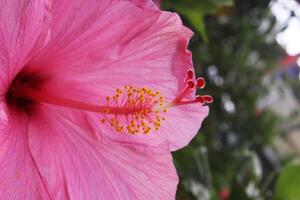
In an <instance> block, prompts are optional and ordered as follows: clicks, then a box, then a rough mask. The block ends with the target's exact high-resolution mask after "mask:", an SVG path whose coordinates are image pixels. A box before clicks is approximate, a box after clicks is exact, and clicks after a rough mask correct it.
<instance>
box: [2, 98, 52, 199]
mask: <svg viewBox="0 0 300 200" xmlns="http://www.w3.org/2000/svg"><path fill="white" fill-rule="evenodd" d="M27 131H28V117H27V116H26V115H22V114H20V113H15V112H7V109H6V108H5V107H4V105H3V104H2V106H1V109H0V144H1V148H0V176H1V180H0V199H50V198H49V194H48V191H47V189H46V188H45V185H44V182H43V179H42V178H41V176H40V172H39V170H38V169H37V168H36V163H35V161H34V160H33V158H32V156H31V152H30V149H29V146H28V138H27V136H28V135H27V133H28V132H27Z"/></svg>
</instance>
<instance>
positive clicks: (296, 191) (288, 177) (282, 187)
mask: <svg viewBox="0 0 300 200" xmlns="http://www.w3.org/2000/svg"><path fill="white" fill-rule="evenodd" d="M275 196H276V198H275V199H277V200H299V199H300V165H290V166H287V167H285V168H284V169H283V170H282V172H281V173H280V175H279V178H278V181H277V183H276V195H275Z"/></svg>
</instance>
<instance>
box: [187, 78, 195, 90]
mask: <svg viewBox="0 0 300 200" xmlns="http://www.w3.org/2000/svg"><path fill="white" fill-rule="evenodd" d="M186 84H187V87H188V88H189V89H194V88H195V86H196V84H195V82H194V81H192V80H189V81H188V82H187V83H186Z"/></svg>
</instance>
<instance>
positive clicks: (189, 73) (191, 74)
mask: <svg viewBox="0 0 300 200" xmlns="http://www.w3.org/2000/svg"><path fill="white" fill-rule="evenodd" d="M186 75H187V79H193V78H194V71H193V70H191V69H189V70H187V72H186Z"/></svg>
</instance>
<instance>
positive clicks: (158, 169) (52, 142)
mask: <svg viewBox="0 0 300 200" xmlns="http://www.w3.org/2000/svg"><path fill="white" fill-rule="evenodd" d="M41 110H42V111H41V112H40V113H39V115H37V116H36V117H32V118H31V121H30V126H29V127H30V128H29V134H30V135H29V140H30V149H31V152H32V155H33V158H34V161H35V163H36V165H37V168H38V169H39V171H40V173H41V176H42V177H43V179H44V180H45V185H46V186H47V189H48V191H49V193H50V195H51V197H52V198H53V199H65V198H66V199H111V200H113V199H116V200H117V199H128V200H134V199H166V200H167V199H174V198H175V191H176V186H177V182H178V179H177V176H176V171H175V169H174V166H173V164H172V157H171V155H170V154H169V153H167V154H161V155H152V156H150V155H144V154H139V153H136V152H135V151H134V150H132V149H130V148H126V147H122V146H115V145H110V144H108V143H107V144H100V143H95V141H94V139H93V137H91V136H90V135H89V134H90V133H87V132H89V130H88V127H89V126H88V124H86V125H85V126H82V125H83V124H85V123H87V122H84V121H80V122H79V123H78V121H77V119H78V118H77V117H78V116H76V115H74V113H73V112H69V113H68V112H66V111H65V110H63V111H59V110H57V109H56V108H53V107H51V106H41ZM79 115H80V114H79Z"/></svg>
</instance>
